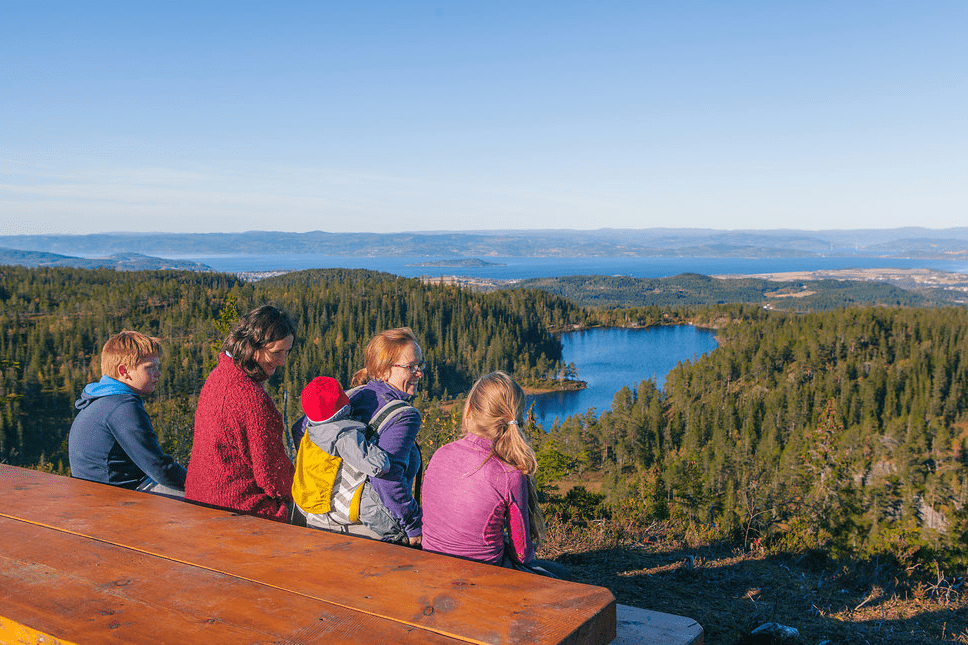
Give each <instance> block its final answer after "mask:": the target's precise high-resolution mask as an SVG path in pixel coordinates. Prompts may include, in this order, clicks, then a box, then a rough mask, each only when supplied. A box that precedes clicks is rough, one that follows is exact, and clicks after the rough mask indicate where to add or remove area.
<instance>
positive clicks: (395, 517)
mask: <svg viewBox="0 0 968 645" xmlns="http://www.w3.org/2000/svg"><path fill="white" fill-rule="evenodd" d="M363 359H364V365H365V368H364V369H362V370H360V371H359V372H357V373H356V374H354V375H353V383H352V384H353V385H354V386H359V387H356V389H354V390H351V393H350V405H351V406H352V415H353V417H354V418H355V419H358V420H359V421H362V422H363V423H367V424H369V423H370V422H371V421H375V420H376V419H375V418H374V417H379V416H380V412H381V411H382V410H385V409H387V408H386V406H387V405H388V404H391V403H393V402H395V401H403V402H405V403H407V404H409V403H411V402H412V401H413V399H414V397H415V396H416V394H417V385H418V384H419V383H420V379H421V377H423V374H424V367H425V363H424V362H423V354H422V352H421V351H420V345H418V344H417V338H416V336H414V333H413V331H412V330H411V329H410V328H409V327H398V328H396V329H388V330H387V331H384V332H381V333H379V334H377V335H376V336H374V337H373V339H372V340H371V341H370V342H369V343H368V344H367V346H366V351H365V353H364V355H363ZM418 430H420V413H419V412H418V411H417V409H416V408H414V407H413V406H410V405H408V406H406V407H405V408H403V410H402V411H399V410H398V411H396V412H395V414H394V415H393V416H392V417H389V420H388V421H387V422H385V423H383V424H382V429H380V431H379V438H378V445H379V446H380V448H382V449H383V450H384V451H386V452H387V454H388V455H389V456H390V470H389V471H387V472H386V473H385V474H383V475H380V476H379V477H370V478H369V480H368V482H367V484H366V485H365V486H364V487H363V492H362V496H361V499H360V514H359V519H360V522H362V524H363V526H362V527H359V528H360V529H362V530H357V528H356V527H350V528H349V529H348V530H347V532H349V533H355V534H362V535H366V536H368V537H373V538H376V539H380V540H384V541H387V542H399V543H401V544H409V545H411V546H417V545H419V544H420V540H421V510H420V504H419V503H418V502H417V499H416V497H415V496H414V483H415V481H416V480H417V477H418V474H419V473H420V449H419V448H418V447H417V431H418ZM418 486H419V484H418Z"/></svg>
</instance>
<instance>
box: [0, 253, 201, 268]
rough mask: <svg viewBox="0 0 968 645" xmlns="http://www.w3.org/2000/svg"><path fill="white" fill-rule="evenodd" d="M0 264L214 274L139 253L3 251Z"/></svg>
mask: <svg viewBox="0 0 968 645" xmlns="http://www.w3.org/2000/svg"><path fill="white" fill-rule="evenodd" d="M0 264H16V265H19V266H25V267H77V268H80V269H104V268H106V269H116V270H118V271H159V270H166V269H172V270H183V271H214V269H212V267H210V266H208V265H205V264H199V263H198V262H191V261H188V260H167V259H165V258H155V257H151V256H148V255H141V254H140V253H115V254H114V255H111V256H109V257H104V258H81V257H76V256H71V255H60V254H58V253H44V252H40V251H20V250H18V249H5V248H0Z"/></svg>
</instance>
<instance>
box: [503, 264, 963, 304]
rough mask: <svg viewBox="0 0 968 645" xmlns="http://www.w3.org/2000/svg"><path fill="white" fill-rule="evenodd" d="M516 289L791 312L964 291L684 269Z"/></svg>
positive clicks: (583, 298)
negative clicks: (665, 275) (657, 275)
mask: <svg viewBox="0 0 968 645" xmlns="http://www.w3.org/2000/svg"><path fill="white" fill-rule="evenodd" d="M513 288H518V289H541V290H542V291H547V292H548V293H553V294H555V295H557V296H561V297H563V298H568V299H569V300H572V301H573V302H575V303H577V304H580V305H582V306H584V307H648V306H652V307H683V306H691V307H699V306H710V305H716V304H725V303H750V304H760V305H764V306H768V307H770V308H774V309H784V310H788V311H824V310H830V309H836V308H837V307H846V306H857V305H889V306H908V307H923V306H929V305H934V304H938V303H941V304H951V303H952V302H953V300H954V299H955V298H957V297H960V294H949V293H946V292H944V291H935V292H933V293H932V294H931V296H930V297H928V296H927V295H925V294H922V293H916V292H914V291H910V290H907V289H902V288H900V287H897V286H895V285H891V284H886V283H883V282H874V281H864V280H795V281H786V282H782V281H775V280H765V279H761V278H729V279H723V278H714V277H710V276H705V275H699V274H696V273H683V274H680V275H676V276H671V277H668V278H631V277H628V276H604V275H573V276H564V277H558V278H531V279H529V280H521V281H519V282H517V283H516V284H515V285H514V287H513Z"/></svg>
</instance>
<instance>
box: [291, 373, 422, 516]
mask: <svg viewBox="0 0 968 645" xmlns="http://www.w3.org/2000/svg"><path fill="white" fill-rule="evenodd" d="M350 392H352V390H350ZM410 407H411V405H410V404H409V403H407V402H406V401H401V400H399V399H398V400H394V401H390V402H389V403H387V404H385V405H384V406H383V407H381V408H379V409H378V410H377V411H376V412H375V413H374V415H373V417H372V418H371V419H370V422H369V423H368V424H367V425H366V429H365V430H364V431H363V432H364V434H365V435H366V438H367V440H372V438H373V437H375V436H378V435H379V434H380V433H381V432H382V431H383V429H384V428H386V427H387V425H389V424H390V422H391V421H393V419H395V418H396V417H397V416H398V415H399V414H400V413H401V412H403V411H404V410H406V409H407V408H410ZM353 432H356V430H353ZM309 435H310V433H309V432H308V431H307V432H305V433H304V434H303V436H302V439H301V440H300V442H299V450H298V452H297V453H296V474H295V477H294V478H293V482H292V498H293V501H294V502H295V503H296V504H297V505H298V506H299V508H301V509H302V510H304V511H306V512H307V513H312V514H314V515H320V514H323V513H329V515H330V517H331V518H332V519H333V520H335V521H337V522H340V523H342V524H358V523H359V521H360V520H359V517H360V498H361V496H362V494H363V484H364V483H366V477H367V476H366V473H364V472H362V471H360V470H358V469H356V468H355V467H353V466H352V465H350V464H349V463H347V462H345V461H343V459H342V458H341V457H340V456H339V455H331V454H329V453H327V452H326V451H325V450H323V449H322V448H320V447H319V446H317V445H316V444H315V443H314V442H313V440H312V439H311V438H310V436H309Z"/></svg>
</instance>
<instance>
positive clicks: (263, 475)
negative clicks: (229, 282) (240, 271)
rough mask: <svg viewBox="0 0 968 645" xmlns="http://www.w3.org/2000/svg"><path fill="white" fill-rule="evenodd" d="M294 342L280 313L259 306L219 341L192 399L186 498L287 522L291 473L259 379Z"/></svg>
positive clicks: (277, 421)
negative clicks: (208, 371)
mask: <svg viewBox="0 0 968 645" xmlns="http://www.w3.org/2000/svg"><path fill="white" fill-rule="evenodd" d="M294 337H295V329H294V327H293V325H292V322H291V321H290V320H289V317H288V316H287V315H286V314H285V312H283V311H282V310H280V309H277V308H275V307H272V306H270V305H264V306H262V307H259V308H257V309H254V310H252V311H250V312H249V313H247V314H246V315H245V316H243V317H242V318H241V319H240V320H239V322H238V323H237V324H236V326H235V328H234V329H233V330H232V332H231V333H230V334H229V336H228V338H226V339H225V342H224V343H222V353H221V354H219V357H218V365H217V366H216V368H215V369H214V370H212V372H211V374H209V375H208V379H207V380H206V381H205V385H204V386H203V387H202V391H201V393H200V394H199V396H198V409H197V410H196V412H195V440H194V443H193V445H192V457H191V461H190V462H189V464H188V476H187V478H186V480H185V499H186V500H189V501H195V502H201V503H203V504H208V505H210V506H217V507H220V508H225V509H230V510H235V511H241V512H244V513H249V514H251V515H259V516H262V517H268V518H270V519H274V520H280V521H287V520H288V518H289V505H290V504H291V502H292V478H293V472H294V469H293V465H292V461H290V459H289V457H288V456H287V455H286V451H285V448H284V447H283V444H282V441H283V432H284V426H283V422H282V415H281V414H280V413H279V409H278V408H277V407H276V404H275V403H274V402H273V401H272V399H271V398H270V397H269V395H268V394H267V393H266V391H265V382H266V381H267V380H268V379H269V377H270V376H272V374H273V373H274V372H275V371H276V368H278V367H281V366H282V365H284V364H285V362H286V357H287V356H288V355H289V350H291V349H292V343H293V339H294Z"/></svg>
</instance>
